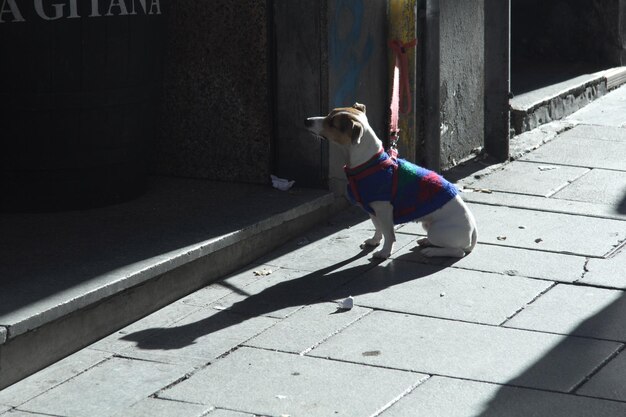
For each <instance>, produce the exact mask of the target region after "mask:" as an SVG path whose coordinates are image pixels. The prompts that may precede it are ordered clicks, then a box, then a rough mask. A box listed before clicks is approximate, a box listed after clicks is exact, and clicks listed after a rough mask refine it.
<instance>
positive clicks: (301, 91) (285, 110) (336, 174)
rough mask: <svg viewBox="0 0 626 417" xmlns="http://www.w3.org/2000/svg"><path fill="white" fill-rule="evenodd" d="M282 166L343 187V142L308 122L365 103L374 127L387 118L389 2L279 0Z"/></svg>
mask: <svg viewBox="0 0 626 417" xmlns="http://www.w3.org/2000/svg"><path fill="white" fill-rule="evenodd" d="M273 8H274V24H275V40H274V41H275V48H276V73H275V77H274V81H275V94H276V98H275V100H276V115H275V120H276V146H277V172H278V174H279V175H280V176H282V177H285V178H289V179H294V180H296V183H297V184H299V185H303V186H313V187H323V188H326V187H330V188H331V189H333V190H335V191H337V192H338V193H342V192H343V189H344V182H345V175H344V173H343V169H342V167H343V165H344V164H345V162H346V160H345V159H346V158H345V155H344V154H343V153H342V152H341V149H340V148H339V147H337V146H335V145H331V144H329V143H327V142H326V141H321V140H320V139H319V138H317V137H314V136H313V135H311V134H310V133H309V132H307V131H306V130H305V129H304V124H303V121H304V119H305V118H306V117H310V116H317V115H326V114H327V113H328V111H329V110H330V109H332V108H335V107H343V106H351V105H353V104H354V102H355V101H359V102H361V103H364V104H366V106H367V108H368V110H367V113H368V116H369V119H370V122H371V124H372V126H373V127H374V129H376V131H377V132H378V133H379V134H380V135H381V138H382V134H383V133H384V132H385V130H386V128H385V126H386V118H387V107H388V103H387V65H388V59H387V47H386V19H387V5H386V2H385V1H380V0H320V1H313V2H312V1H310V0H274V6H273Z"/></svg>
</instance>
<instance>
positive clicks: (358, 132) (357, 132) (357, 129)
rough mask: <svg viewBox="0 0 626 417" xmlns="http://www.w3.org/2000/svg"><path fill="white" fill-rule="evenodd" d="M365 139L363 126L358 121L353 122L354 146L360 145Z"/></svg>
mask: <svg viewBox="0 0 626 417" xmlns="http://www.w3.org/2000/svg"><path fill="white" fill-rule="evenodd" d="M362 137H363V125H362V124H361V123H359V122H357V121H352V144H353V145H358V144H359V143H361V138H362Z"/></svg>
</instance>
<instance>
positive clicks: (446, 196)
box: [344, 150, 457, 224]
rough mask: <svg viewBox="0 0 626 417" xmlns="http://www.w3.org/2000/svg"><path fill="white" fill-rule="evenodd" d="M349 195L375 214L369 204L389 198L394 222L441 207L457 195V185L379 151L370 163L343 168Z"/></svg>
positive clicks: (351, 199)
mask: <svg viewBox="0 0 626 417" xmlns="http://www.w3.org/2000/svg"><path fill="white" fill-rule="evenodd" d="M344 171H345V173H346V176H347V177H348V181H349V184H348V198H349V199H350V201H351V202H352V204H359V205H360V206H361V207H362V208H363V209H364V210H365V211H367V212H368V213H370V214H374V210H373V209H372V208H371V206H370V203H371V202H373V201H389V202H391V204H392V205H393V222H394V223H395V224H400V223H406V222H409V221H411V220H417V219H419V218H420V217H423V216H426V215H428V214H430V213H432V212H433V211H435V210H437V209H439V208H441V207H442V206H443V205H444V204H446V203H447V202H448V201H450V200H452V199H453V198H454V197H455V196H456V195H457V189H456V187H455V186H454V185H453V184H451V183H450V182H448V181H446V179H444V178H443V177H442V176H440V175H438V174H437V173H436V172H433V171H429V170H427V169H425V168H422V167H420V166H417V165H415V164H412V163H411V162H409V161H406V160H404V159H400V158H398V159H395V158H391V157H390V156H389V155H388V154H387V153H386V152H384V151H383V150H380V152H378V154H376V155H375V156H374V157H373V158H372V159H370V160H369V161H368V162H366V163H364V164H362V165H359V166H357V167H354V168H348V167H347V166H346V167H344Z"/></svg>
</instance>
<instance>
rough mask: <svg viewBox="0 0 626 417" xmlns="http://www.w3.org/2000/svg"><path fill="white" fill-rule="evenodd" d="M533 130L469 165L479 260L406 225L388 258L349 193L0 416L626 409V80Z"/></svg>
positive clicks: (20, 395) (34, 381) (615, 412)
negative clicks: (349, 301) (428, 242)
mask: <svg viewBox="0 0 626 417" xmlns="http://www.w3.org/2000/svg"><path fill="white" fill-rule="evenodd" d="M515 141H516V143H515V144H514V149H516V150H515V152H516V153H519V154H522V153H523V151H521V150H523V149H526V148H527V147H528V146H536V145H539V144H541V145H542V146H540V147H538V149H536V150H534V151H532V152H530V153H525V154H523V155H520V158H519V159H517V160H516V161H514V162H511V163H508V164H504V165H499V166H486V165H483V164H481V163H480V162H474V163H473V164H472V165H468V166H466V167H463V168H462V169H459V170H458V171H467V172H471V175H469V176H466V177H464V178H462V179H459V180H458V182H457V184H458V185H459V187H461V188H463V189H464V191H465V192H464V193H463V196H464V198H465V199H466V200H467V201H468V202H469V205H470V208H471V209H472V211H473V213H474V215H475V217H476V219H477V222H478V226H479V244H478V246H477V247H476V249H475V251H474V252H473V253H472V254H470V255H469V256H467V257H466V258H464V259H461V260H458V261H453V260H446V259H438V260H435V261H429V260H427V259H425V258H423V257H421V256H420V255H419V251H417V250H416V248H415V239H416V237H417V236H418V235H419V234H420V233H422V230H421V228H420V227H419V226H417V225H415V224H407V225H404V226H401V227H398V230H397V239H398V241H397V244H396V248H395V252H394V253H393V255H392V258H391V259H389V260H387V261H385V262H381V263H379V262H373V261H372V260H371V259H370V257H371V255H370V253H367V252H364V251H361V250H360V249H359V244H360V243H361V242H362V241H363V240H364V239H365V238H367V237H369V236H370V234H371V233H372V229H371V225H370V223H369V221H365V217H364V216H363V215H362V214H361V213H360V211H359V210H357V209H354V208H352V209H349V210H346V211H345V212H343V213H341V214H340V215H338V216H336V217H334V218H333V219H332V220H331V221H330V222H328V223H327V224H325V225H323V226H320V227H317V228H315V229H313V230H311V231H310V232H308V233H307V234H305V235H302V236H301V237H299V238H296V239H294V240H293V241H291V242H289V243H287V244H286V245H284V246H282V247H281V248H279V249H278V250H276V251H274V252H272V253H271V254H269V255H267V256H264V257H263V258H261V259H259V260H257V261H256V262H255V263H253V264H251V265H249V266H247V267H245V268H244V269H243V270H241V271H239V272H238V273H236V274H234V275H231V276H229V277H228V278H226V279H224V280H222V281H220V282H218V283H216V284H213V285H210V286H208V287H206V288H203V289H201V290H199V291H197V292H195V293H193V294H191V295H189V296H187V297H184V298H182V299H180V300H178V301H176V302H174V303H172V304H170V305H168V306H167V307H165V308H163V309H161V310H159V311H158V312H156V313H154V314H152V315H150V316H148V317H146V318H144V319H142V320H139V321H137V322H135V323H134V324H132V325H130V326H129V327H127V328H125V329H123V330H121V331H119V332H116V333H114V334H112V335H110V336H108V337H106V338H104V339H102V340H100V341H98V342H96V343H94V344H93V345H91V346H89V347H88V348H86V349H83V350H81V351H79V352H78V353H76V354H74V355H71V356H69V357H67V358H66V359H63V360H62V361H60V362H58V363H56V364H55V365H52V366H50V367H48V368H46V369H45V370H43V371H41V372H39V373H37V374H34V375H33V376H31V377H29V378H27V379H25V380H23V381H21V382H19V383H17V384H15V385H13V386H11V387H9V388H7V389H5V390H3V391H0V415H2V416H4V415H6V416H33V415H35V416H37V415H55V416H66V417H82V416H85V417H97V416H125V417H129V416H150V417H158V416H208V417H251V416H255V415H258V416H291V417H295V416H301V417H302V416H304V417H314V416H348V417H352V416H354V417H360V416H363V417H368V416H379V415H380V416H383V417H393V416H407V417H412V416H427V417H436V416H439V417H473V416H481V417H486V416H490V417H526V416H546V417H583V416H584V417H591V416H593V417H598V416H600V417H604V416H606V417H616V416H624V415H626V384H624V380H625V378H626V352H624V347H625V346H626V345H625V344H626V298H625V297H623V294H624V292H623V290H624V289H626V272H625V271H626V248H625V247H624V246H625V244H626V87H622V88H620V89H618V90H615V91H613V92H611V93H609V94H608V95H606V96H604V97H603V98H600V99H598V100H597V101H595V102H593V103H592V104H590V105H589V106H587V107H585V108H584V109H582V110H580V111H578V112H576V113H574V114H573V115H571V116H570V117H568V118H567V119H566V120H565V121H561V122H554V123H552V124H549V125H546V126H543V127H541V128H539V129H536V130H534V131H530V132H527V133H525V134H523V135H520V136H519V137H517V138H516V139H515ZM543 142H547V143H545V144H543ZM348 296H353V297H354V300H355V307H354V308H353V309H351V310H349V311H340V310H338V309H337V307H336V306H337V304H336V303H335V301H336V300H340V299H343V298H345V297H348ZM4 411H6V414H1V413H2V412H4Z"/></svg>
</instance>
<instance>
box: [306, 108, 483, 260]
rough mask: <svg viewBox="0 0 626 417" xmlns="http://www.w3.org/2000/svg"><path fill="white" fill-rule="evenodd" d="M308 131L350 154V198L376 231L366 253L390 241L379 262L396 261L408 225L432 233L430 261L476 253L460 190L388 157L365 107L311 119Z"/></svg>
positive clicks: (427, 248)
mask: <svg viewBox="0 0 626 417" xmlns="http://www.w3.org/2000/svg"><path fill="white" fill-rule="evenodd" d="M305 126H306V127H307V129H308V130H309V131H311V132H313V133H315V134H316V135H318V136H322V137H324V138H326V139H328V140H330V141H332V142H334V143H336V144H338V145H340V146H343V147H344V148H345V149H346V150H347V153H348V164H347V165H346V166H345V167H344V170H345V172H346V176H347V177H348V181H349V185H348V197H349V198H350V200H352V202H354V203H358V204H359V205H360V206H361V207H362V208H363V209H364V210H365V211H367V212H368V213H369V215H370V218H371V219H372V223H374V227H375V228H376V231H375V232H374V236H373V237H372V238H371V239H367V240H366V241H365V242H364V243H363V245H361V247H364V246H378V245H379V244H380V242H381V241H382V240H383V238H384V242H383V246H382V248H381V249H380V250H379V251H377V252H375V253H374V257H376V258H382V259H386V258H388V257H389V256H390V255H391V252H392V250H393V244H394V242H395V240H396V237H395V232H394V228H393V226H394V224H401V223H406V222H408V221H418V222H421V223H422V226H423V227H424V229H425V230H426V231H427V236H428V237H426V238H422V239H419V240H418V244H419V245H420V246H422V247H423V249H422V251H421V252H422V253H423V254H424V255H425V256H428V257H433V256H449V257H456V258H462V257H463V256H465V254H467V253H469V252H471V251H472V249H474V246H475V245H476V221H475V220H474V216H473V215H472V213H471V212H470V211H469V209H468V207H467V205H466V204H465V202H464V201H463V200H462V199H461V197H460V196H459V195H458V192H457V189H456V187H455V186H454V185H453V184H451V183H449V182H448V181H446V180H445V179H444V178H443V177H441V176H440V175H438V174H436V173H435V172H432V171H429V170H427V169H424V168H422V167H419V166H417V165H414V164H412V163H410V162H408V161H405V160H403V159H394V158H391V157H390V156H389V155H387V153H385V152H384V150H383V145H382V142H381V141H380V139H378V137H377V136H376V134H375V133H374V131H373V130H372V128H371V127H370V125H369V123H368V121H367V117H366V116H365V106H364V105H362V104H359V103H356V104H355V105H354V106H352V107H343V108H337V109H334V110H333V111H331V112H330V114H329V115H328V116H326V117H311V118H308V119H306V121H305Z"/></svg>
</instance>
